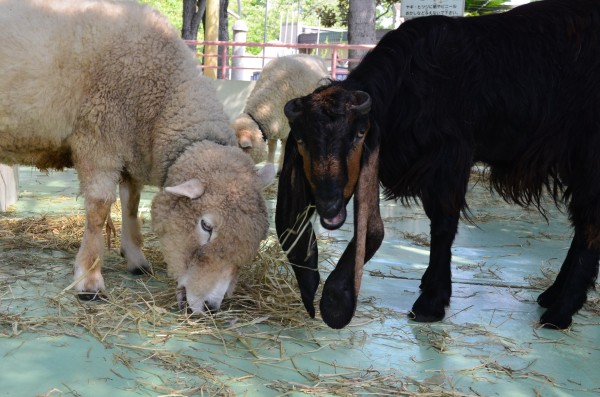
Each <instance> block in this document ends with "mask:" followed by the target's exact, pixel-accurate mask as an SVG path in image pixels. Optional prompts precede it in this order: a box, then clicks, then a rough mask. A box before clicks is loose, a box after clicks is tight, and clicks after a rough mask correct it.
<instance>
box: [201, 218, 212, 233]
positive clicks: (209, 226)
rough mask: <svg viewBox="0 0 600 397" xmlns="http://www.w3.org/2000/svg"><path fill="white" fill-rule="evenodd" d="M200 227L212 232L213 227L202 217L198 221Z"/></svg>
mask: <svg viewBox="0 0 600 397" xmlns="http://www.w3.org/2000/svg"><path fill="white" fill-rule="evenodd" d="M200 227H201V228H202V230H204V231H205V232H207V233H212V231H213V227H212V225H211V224H210V223H208V222H206V221H205V220H204V219H202V220H201V221H200Z"/></svg>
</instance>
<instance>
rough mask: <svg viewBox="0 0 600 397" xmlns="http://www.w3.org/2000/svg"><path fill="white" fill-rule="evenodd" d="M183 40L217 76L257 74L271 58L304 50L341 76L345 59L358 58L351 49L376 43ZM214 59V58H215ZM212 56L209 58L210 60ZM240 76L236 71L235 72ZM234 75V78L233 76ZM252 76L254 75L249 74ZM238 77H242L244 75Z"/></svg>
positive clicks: (221, 77) (205, 67)
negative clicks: (254, 52)
mask: <svg viewBox="0 0 600 397" xmlns="http://www.w3.org/2000/svg"><path fill="white" fill-rule="evenodd" d="M186 44H187V45H188V46H190V48H192V49H194V50H195V51H196V56H197V57H198V59H199V60H200V63H201V66H200V67H201V68H202V69H203V71H204V72H205V74H206V73H207V71H208V70H213V73H214V70H215V69H216V71H217V76H218V77H217V78H219V79H224V80H230V79H240V78H235V75H236V71H249V72H253V75H254V76H257V74H256V73H257V72H258V73H260V70H261V69H262V67H263V66H264V65H265V64H266V63H267V62H268V61H269V60H271V59H274V58H277V57H280V56H284V55H291V54H298V53H305V54H311V55H318V56H321V57H322V58H323V60H324V61H325V63H326V64H327V65H328V69H329V71H330V73H331V77H332V78H334V79H338V80H341V79H344V78H345V75H346V74H348V68H347V65H348V63H351V62H359V61H360V58H349V56H348V53H349V51H350V50H358V51H364V52H366V51H368V50H370V49H371V48H373V47H374V46H375V45H367V44H361V45H356V44H355V45H350V44H285V43H251V42H234V41H194V40H186ZM207 47H208V48H215V47H216V48H217V49H218V50H217V52H216V53H205V52H204V49H205V48H207ZM248 48H259V49H260V50H259V51H258V52H260V54H259V55H252V54H250V53H248V52H247V51H246V49H248ZM215 58H216V59H217V62H214V59H215ZM210 59H212V62H211V61H209V60H210ZM237 75H238V76H239V73H237ZM232 76H233V78H232ZM250 79H254V78H250ZM240 80H244V79H243V78H242V79H240Z"/></svg>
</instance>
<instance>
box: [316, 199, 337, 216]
mask: <svg viewBox="0 0 600 397" xmlns="http://www.w3.org/2000/svg"><path fill="white" fill-rule="evenodd" d="M320 204H321V205H320V206H319V207H320V208H317V209H318V210H319V211H318V212H319V213H320V215H321V216H324V217H330V216H335V215H337V214H338V213H339V212H340V210H341V208H342V206H343V201H342V199H341V198H340V197H331V198H325V199H323V200H320Z"/></svg>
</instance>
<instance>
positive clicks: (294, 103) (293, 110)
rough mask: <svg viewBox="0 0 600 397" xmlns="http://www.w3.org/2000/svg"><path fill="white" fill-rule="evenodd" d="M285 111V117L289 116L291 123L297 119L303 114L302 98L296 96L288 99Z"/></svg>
mask: <svg viewBox="0 0 600 397" xmlns="http://www.w3.org/2000/svg"><path fill="white" fill-rule="evenodd" d="M283 112H284V113H285V117H287V118H288V120H289V121H290V123H291V122H293V121H294V120H296V118H297V117H298V116H300V115H301V114H302V108H301V106H300V98H294V99H292V100H290V101H288V103H286V104H285V107H284V108H283Z"/></svg>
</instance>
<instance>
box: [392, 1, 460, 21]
mask: <svg viewBox="0 0 600 397" xmlns="http://www.w3.org/2000/svg"><path fill="white" fill-rule="evenodd" d="M464 13H465V0H402V3H401V8H400V14H401V15H402V16H403V17H404V18H406V19H410V18H417V17H424V16H427V15H446V16H450V17H462V16H463V15H464Z"/></svg>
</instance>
